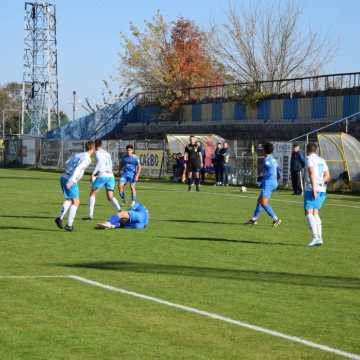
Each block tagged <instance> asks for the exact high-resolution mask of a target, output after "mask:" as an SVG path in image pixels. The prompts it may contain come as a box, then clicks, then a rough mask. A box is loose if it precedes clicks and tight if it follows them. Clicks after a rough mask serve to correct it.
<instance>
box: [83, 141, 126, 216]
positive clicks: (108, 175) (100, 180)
mask: <svg viewBox="0 0 360 360" xmlns="http://www.w3.org/2000/svg"><path fill="white" fill-rule="evenodd" d="M101 145H102V142H101V140H95V149H96V152H95V158H96V166H95V169H94V171H93V173H92V176H91V191H90V196H89V215H88V217H87V218H86V219H85V220H92V219H93V217H94V208H95V201H96V194H97V193H98V192H99V191H100V190H101V189H102V188H103V187H105V190H106V195H107V199H108V200H109V201H110V202H111V204H112V205H113V207H114V208H115V209H116V210H117V211H120V210H121V207H120V205H119V202H118V201H117V199H116V198H115V197H114V190H115V177H114V174H113V164H112V160H111V155H110V154H109V153H108V152H107V151H105V150H104V149H103V148H102V147H101Z"/></svg>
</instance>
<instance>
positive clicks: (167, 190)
mask: <svg viewBox="0 0 360 360" xmlns="http://www.w3.org/2000/svg"><path fill="white" fill-rule="evenodd" d="M143 188H144V189H148V190H154V191H160V192H177V191H179V190H177V189H164V190H159V189H158V188H155V187H145V186H144V187H143ZM139 189H141V188H139ZM200 193H203V194H209V195H215V196H236V197H237V198H247V199H257V198H258V195H257V193H256V192H255V191H251V192H250V191H249V193H253V194H256V196H248V195H243V194H241V195H239V194H237V193H235V192H234V191H233V192H231V193H217V192H211V191H201V192H200ZM271 201H277V202H283V203H288V204H297V205H303V202H302V201H294V200H285V199H273V198H272V199H271ZM335 201H341V200H335ZM326 206H336V207H344V208H350V209H359V210H360V206H353V205H346V204H335V203H333V202H326Z"/></svg>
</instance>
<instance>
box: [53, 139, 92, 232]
mask: <svg viewBox="0 0 360 360" xmlns="http://www.w3.org/2000/svg"><path fill="white" fill-rule="evenodd" d="M85 149H86V151H85V152H83V153H78V154H75V155H73V156H72V157H71V158H70V159H68V160H67V161H66V164H65V171H64V174H63V175H62V176H61V178H60V184H61V189H62V191H63V193H64V198H65V201H64V203H63V205H62V207H61V211H60V216H59V217H57V218H56V219H55V223H56V225H57V226H58V228H60V229H65V230H66V231H73V230H74V226H73V223H74V219H75V216H76V211H77V209H78V207H79V205H80V192H79V186H78V183H79V181H80V180H81V178H82V177H83V175H84V172H85V170H86V168H87V167H88V166H89V165H90V164H91V156H92V155H93V154H94V152H95V144H94V142H93V141H88V142H87V143H86V144H85ZM68 210H69V216H68V219H67V224H66V225H65V227H64V226H63V219H64V217H65V215H66V213H67V212H68Z"/></svg>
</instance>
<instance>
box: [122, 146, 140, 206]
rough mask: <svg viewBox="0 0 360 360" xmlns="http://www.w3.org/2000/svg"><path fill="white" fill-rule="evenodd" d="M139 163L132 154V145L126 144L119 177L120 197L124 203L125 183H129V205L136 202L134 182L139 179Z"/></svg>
mask: <svg viewBox="0 0 360 360" xmlns="http://www.w3.org/2000/svg"><path fill="white" fill-rule="evenodd" d="M140 173H141V165H140V160H139V158H138V157H137V156H136V155H135V154H134V147H133V146H132V145H127V146H126V155H125V156H124V157H123V158H122V160H121V170H120V179H119V193H120V198H121V199H122V201H123V202H124V203H125V192H124V191H125V185H126V184H130V188H131V200H132V203H131V205H134V204H135V203H136V183H137V182H138V181H139V177H140Z"/></svg>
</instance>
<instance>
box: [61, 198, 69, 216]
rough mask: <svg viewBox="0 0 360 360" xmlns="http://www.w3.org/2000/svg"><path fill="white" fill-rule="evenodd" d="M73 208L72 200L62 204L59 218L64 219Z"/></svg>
mask: <svg viewBox="0 0 360 360" xmlns="http://www.w3.org/2000/svg"><path fill="white" fill-rule="evenodd" d="M70 206H71V201H70V200H65V201H64V203H63V204H62V207H61V210H60V216H59V218H60V219H61V220H63V219H64V217H65V215H66V213H67V212H68V210H69V208H70Z"/></svg>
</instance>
